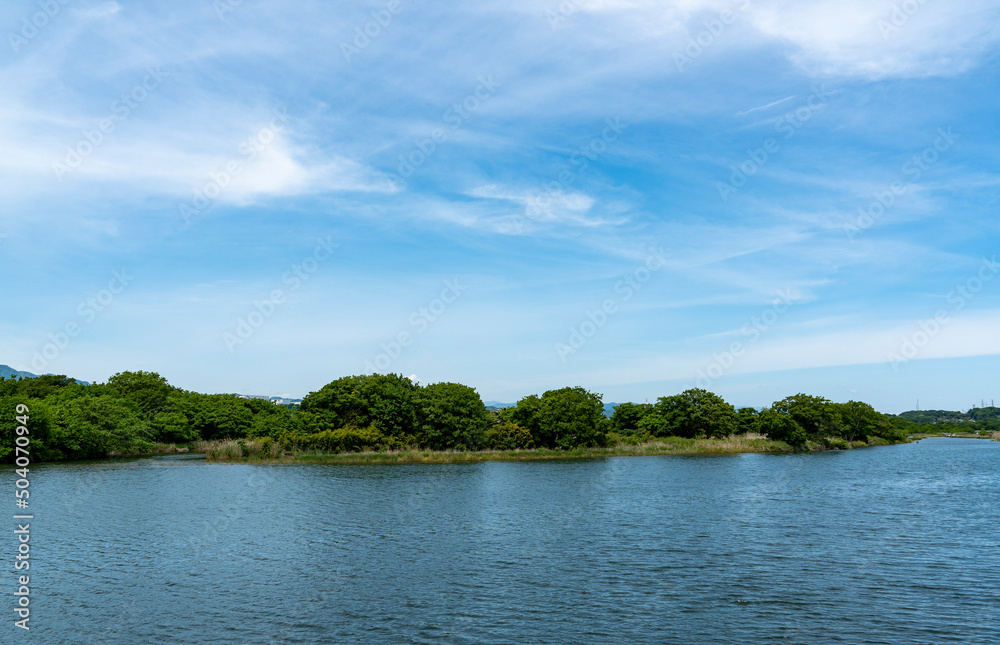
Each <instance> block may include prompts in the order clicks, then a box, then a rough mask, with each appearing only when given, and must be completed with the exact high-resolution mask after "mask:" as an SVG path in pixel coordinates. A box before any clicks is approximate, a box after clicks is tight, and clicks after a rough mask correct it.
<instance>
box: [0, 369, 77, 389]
mask: <svg viewBox="0 0 1000 645" xmlns="http://www.w3.org/2000/svg"><path fill="white" fill-rule="evenodd" d="M14 376H19V377H21V378H38V374H32V373H31V372H21V371H18V370H16V369H14V368H13V367H11V366H10V365H0V377H3V378H11V377H14ZM44 376H52V374H45V375H44ZM73 380H74V381H76V382H77V383H79V384H80V385H90V383H88V382H87V381H81V380H80V379H78V378H75V379H73Z"/></svg>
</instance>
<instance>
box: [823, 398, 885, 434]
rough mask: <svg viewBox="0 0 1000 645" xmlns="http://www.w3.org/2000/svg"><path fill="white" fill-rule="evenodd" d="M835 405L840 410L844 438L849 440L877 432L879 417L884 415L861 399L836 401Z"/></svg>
mask: <svg viewBox="0 0 1000 645" xmlns="http://www.w3.org/2000/svg"><path fill="white" fill-rule="evenodd" d="M833 406H834V407H835V408H836V409H837V411H838V412H839V417H840V420H841V430H842V432H843V435H844V438H845V439H847V440H848V441H854V439H855V437H865V436H868V435H874V434H876V433H877V430H878V425H879V417H881V416H882V415H880V414H879V413H878V412H876V411H875V408H873V407H872V406H870V405H868V404H867V403H862V402H860V401H848V402H847V403H834V404H833Z"/></svg>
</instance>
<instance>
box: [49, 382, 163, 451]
mask: <svg viewBox="0 0 1000 645" xmlns="http://www.w3.org/2000/svg"><path fill="white" fill-rule="evenodd" d="M52 414H53V417H54V418H53V423H52V428H51V431H50V446H49V447H50V448H51V449H52V450H54V451H58V452H59V453H61V454H60V456H61V457H62V458H65V459H99V458H104V457H108V456H110V455H112V454H115V453H117V454H122V453H135V452H145V451H148V450H150V449H152V447H153V445H152V434H151V432H150V430H149V424H148V423H146V421H144V420H143V419H142V418H141V417H140V416H139V415H138V414H137V413H136V411H135V409H134V408H133V407H132V406H130V405H129V404H128V403H127V402H125V401H123V400H122V399H120V398H118V397H114V396H109V395H106V394H105V395H101V396H95V397H80V398H76V399H72V400H70V401H67V402H66V403H64V404H61V405H59V406H57V407H54V408H53V409H52Z"/></svg>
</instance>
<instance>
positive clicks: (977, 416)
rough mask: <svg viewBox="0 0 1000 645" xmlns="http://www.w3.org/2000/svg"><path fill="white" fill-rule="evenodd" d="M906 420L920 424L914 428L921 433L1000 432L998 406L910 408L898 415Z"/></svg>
mask: <svg viewBox="0 0 1000 645" xmlns="http://www.w3.org/2000/svg"><path fill="white" fill-rule="evenodd" d="M899 416H900V417H902V418H904V419H906V420H907V421H912V422H913V423H915V424H920V426H921V427H919V428H917V429H916V430H914V431H915V432H921V433H927V434H932V433H938V434H940V433H947V432H980V433H987V432H1000V408H997V407H993V406H987V407H982V408H972V409H971V410H969V411H968V412H959V411H957V410H910V411H909V412H903V413H902V414H900V415H899Z"/></svg>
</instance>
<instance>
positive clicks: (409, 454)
mask: <svg viewBox="0 0 1000 645" xmlns="http://www.w3.org/2000/svg"><path fill="white" fill-rule="evenodd" d="M886 443H887V442H883V443H875V444H868V443H866V442H863V441H854V442H850V443H849V442H846V441H844V440H837V439H832V440H827V441H826V442H824V443H818V442H809V443H807V444H806V447H805V450H806V451H820V450H846V449H852V448H863V447H868V446H869V445H886ZM792 452H795V449H794V448H793V447H792V446H790V445H788V444H787V443H785V442H783V441H774V440H771V439H768V438H767V437H765V436H764V435H760V434H747V435H734V436H729V437H725V438H719V439H685V438H683V437H664V438H661V439H651V440H648V441H642V442H620V443H617V444H615V445H612V446H608V447H605V448H577V449H573V450H550V449H546V448H539V449H532V450H480V451H452V450H427V449H420V448H412V449H403V450H386V451H377V452H376V451H368V452H343V453H329V452H322V451H318V450H291V451H289V450H284V449H282V448H281V447H280V446H278V445H277V444H274V443H272V442H268V441H266V440H264V441H261V440H243V441H224V442H219V443H218V444H217V445H216V446H215V447H213V448H211V449H208V450H207V451H206V458H207V459H208V461H214V462H244V463H246V462H251V463H309V464H343V465H349V464H456V463H459V464H461V463H477V462H483V461H552V460H566V459H593V458H597V457H636V456H654V455H725V454H742V453H776V454H781V453H792Z"/></svg>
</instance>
